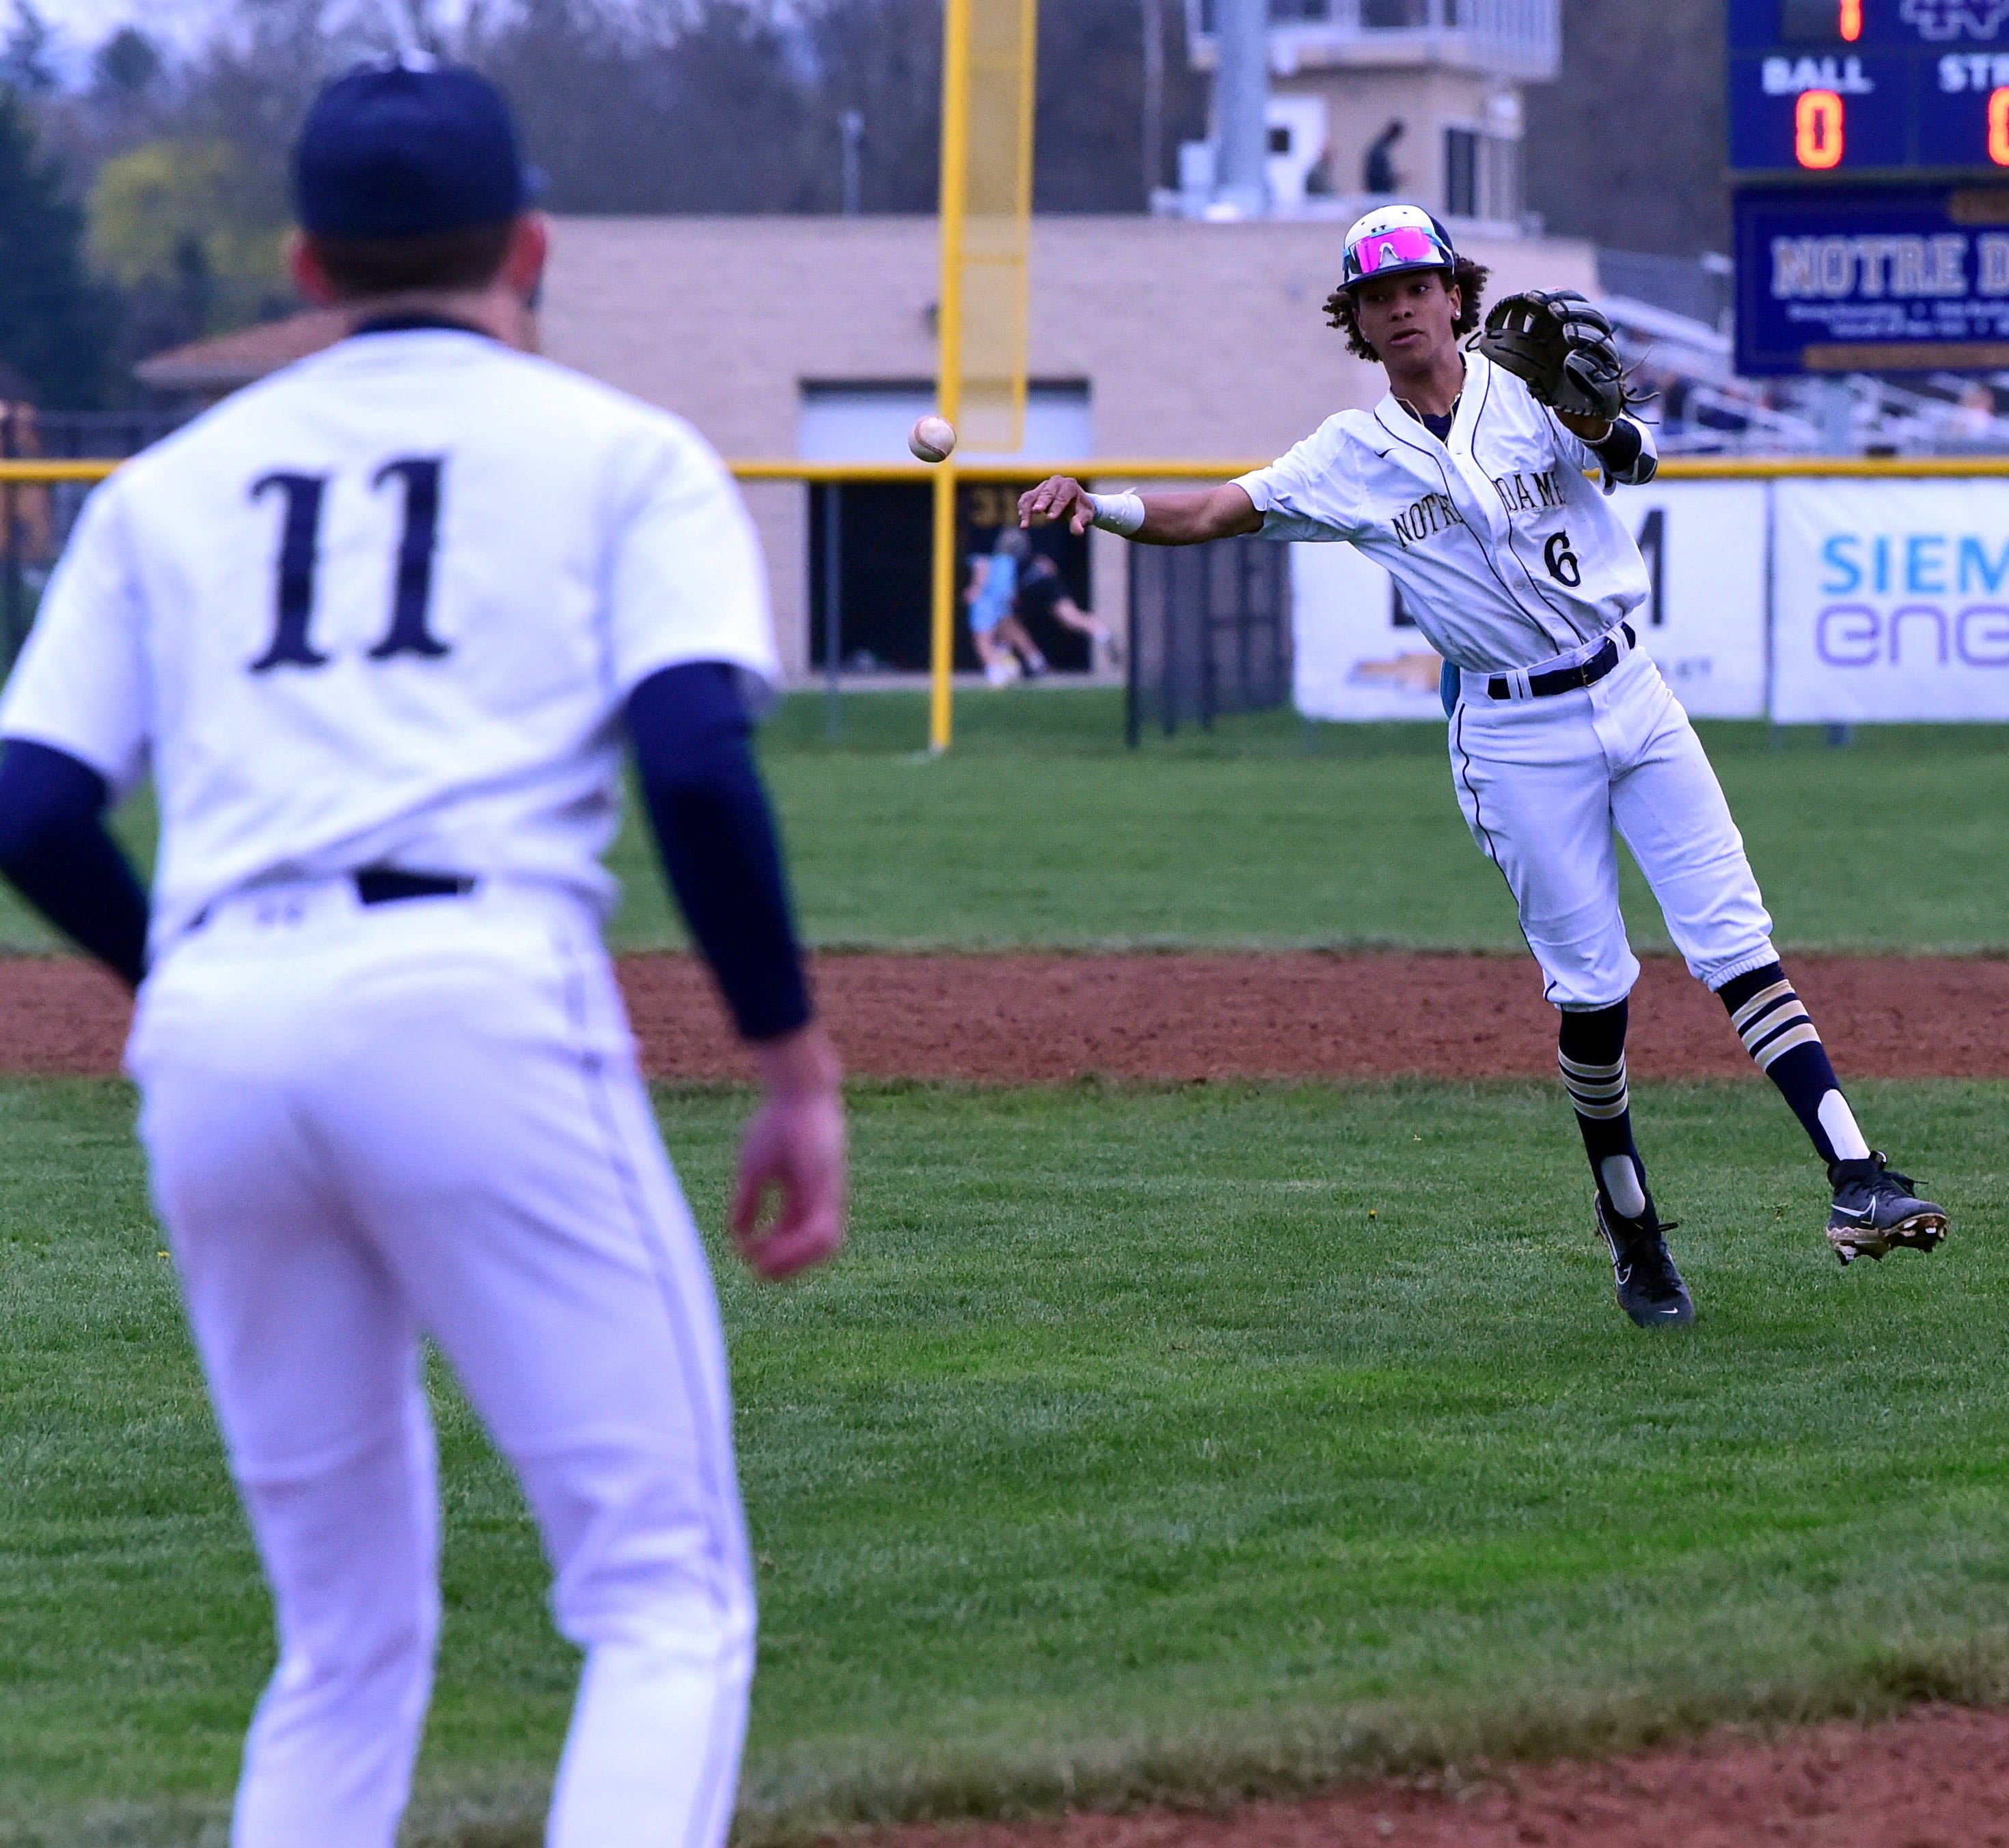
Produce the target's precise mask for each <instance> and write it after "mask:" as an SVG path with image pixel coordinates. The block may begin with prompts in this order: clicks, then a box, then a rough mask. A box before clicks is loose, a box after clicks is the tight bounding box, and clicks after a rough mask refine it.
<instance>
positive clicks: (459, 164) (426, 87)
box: [293, 61, 533, 239]
mask: <svg viewBox="0 0 2009 1848" xmlns="http://www.w3.org/2000/svg"><path fill="white" fill-rule="evenodd" d="M532 194H533V187H532V185H531V182H530V175H529V174H528V172H526V170H525V168H524V166H523V160H522V158H521V157H520V156H519V154H518V152H517V148H516V127H515V126H514V124H513V123H512V122H511V121H510V119H509V105H508V103H507V102H505V101H504V100H503V96H502V93H501V90H498V89H497V88H496V87H495V86H494V84H493V83H490V82H489V81H488V80H487V78H486V77H484V76H482V75H481V74H480V72H478V71H472V70H468V69H465V68H463V67H462V66H459V65H438V66H434V67H431V68H420V66H419V65H417V64H416V61H414V62H412V63H400V64H396V65H367V66H365V67H364V68H363V69H360V70H354V71H351V72H350V73H349V74H348V76H344V77H337V78H336V79H335V80H334V81H333V82H332V83H329V84H328V85H327V86H326V87H324V88H323V90H322V91H321V94H320V95H319V96H318V97H316V98H315V99H314V107H313V108H311V109H310V110H309V111H308V112H307V119H306V124H305V125H304V126H303V127H302V129H301V130H300V138H299V141H298V143H296V145H295V147H294V148H293V207H294V210H295V211H296V213H297V214H298V216H299V221H300V227H301V228H302V229H303V230H304V231H306V232H312V233H317V234H319V235H322V236H324V237H339V238H372V239H374V238H400V237H423V236H424V235H427V233H429V232H436V231H463V230H466V228H468V227H469V226H470V225H495V224H499V223H501V221H503V220H504V219H505V218H514V217H516V214H518V213H519V212H520V211H523V209H524V207H526V206H527V205H528V204H530V200H531V197H532Z"/></svg>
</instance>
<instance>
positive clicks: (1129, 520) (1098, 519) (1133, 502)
mask: <svg viewBox="0 0 2009 1848" xmlns="http://www.w3.org/2000/svg"><path fill="white" fill-rule="evenodd" d="M1088 499H1089V504H1090V506H1092V507H1093V508H1094V509H1095V522H1094V523H1095V524H1096V525H1097V526H1100V528H1101V529H1103V531H1104V532H1105V533H1121V534H1122V535H1123V536H1124V537H1125V539H1128V538H1129V536H1130V535H1131V534H1132V533H1135V532H1136V531H1137V530H1138V529H1139V528H1140V527H1142V526H1143V524H1144V501H1143V497H1142V496H1141V495H1138V494H1090V496H1089V497H1088Z"/></svg>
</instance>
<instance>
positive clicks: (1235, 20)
mask: <svg viewBox="0 0 2009 1848" xmlns="http://www.w3.org/2000/svg"><path fill="white" fill-rule="evenodd" d="M1214 19H1215V30H1214V58H1215V62H1214V133H1215V136H1217V140H1216V143H1215V147H1216V153H1215V157H1214V158H1215V167H1214V202H1215V204H1218V205H1223V206H1229V207H1233V208H1234V210H1235V211H1237V212H1238V213H1239V214H1241V215H1242V217H1243V218H1261V217H1262V216H1263V214H1264V213H1265V212H1266V211H1267V210H1268V209H1269V202H1270V187H1269V179H1268V173H1267V162H1268V160H1269V158H1270V131H1269V123H1268V121H1267V114H1268V104H1269V100H1270V0H1215V5H1214Z"/></svg>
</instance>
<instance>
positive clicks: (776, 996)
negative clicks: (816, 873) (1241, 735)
mask: <svg viewBox="0 0 2009 1848" xmlns="http://www.w3.org/2000/svg"><path fill="white" fill-rule="evenodd" d="M628 724H629V735H630V736H631V738H632V741H633V743H634V747H635V759H636V770H637V772H638V774H639V775H640V780H641V784H642V793H643V800H644V801H645V802H646V803H647V806H648V811H649V819H650V825H651V827H653V829H654V833H655V836H656V842H657V847H658V848H659V849H660V850H661V854H662V856H663V866H664V871H665V873H667V874H668V876H669V881H670V885H671V890H673V891H674V892H675V894H676V898H677V904H678V907H679V909H680V910H681V911H682V913H683V915H684V920H685V922H686V924H687V925H688V926H689V928H690V933H691V936H692V937H693V939H694V940H695V941H696V944H697V947H698V950H699V953H700V954H701V955H702V956H703V958H704V959H705V961H706V962H707V964H709V965H710V968H711V972H712V974H713V975H714V978H715V979H717V983H718V986H719V989H720V990H721V993H723V995H724V996H725V1002H726V1005H727V1007H728V1008H729V1009H730V1010H731V1011H732V1017H733V1020H734V1021H735V1024H736V1025H737V1026H738V1027H739V1031H740V1032H741V1034H742V1036H744V1037H746V1039H773V1038H775V1037H776V1036H779V1035H781V1034H783V1033H788V1032H793V1031H794V1030H795V1028H798V1027H800V1026H802V1025H805V1024H806V1022H807V1021H809V1019H810V1016H811V1013H812V1009H811V1007H810V996H809V986H808V982H807V979H806V976H805V975H804V972H803V961H802V954H801V951H800V949H799V946H798V944H797V943H796V940H795V922H794V919H793V916H792V913H791V910H790V907H789V903H788V887H787V883H786V880H785V876H784V874H783V872H782V868H781V842H780V840H779V838H778V834H777V832H776V830H775V827H774V814H773V811H772V809H771V808H770V807H769V805H768V802H767V791H765V790H764V788H762V787H761V784H760V772H759V771H758V770H757V769H756V767H755V766H754V763H753V751H752V749H751V747H750V744H749V731H750V724H749V720H748V718H747V716H746V706H745V704H744V703H743V701H742V699H741V698H740V695H739V688H738V685H737V684H736V682H735V678H734V676H733V673H732V669H731V668H729V667H725V666H724V665H723V664H720V663H717V662H710V661H707V662H698V663H693V664H689V665H686V666H684V667H671V668H666V669H664V671H662V672H661V673H660V674H653V675H651V676H650V678H649V679H647V680H646V681H643V683H642V685H640V686H639V687H637V688H636V689H635V692H634V694H633V695H632V697H631V698H630V699H629V707H628Z"/></svg>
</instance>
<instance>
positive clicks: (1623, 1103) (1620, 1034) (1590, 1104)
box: [1556, 1001, 1646, 1220]
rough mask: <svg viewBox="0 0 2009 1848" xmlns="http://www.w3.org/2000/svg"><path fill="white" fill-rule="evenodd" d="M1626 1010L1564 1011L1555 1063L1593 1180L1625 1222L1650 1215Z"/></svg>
mask: <svg viewBox="0 0 2009 1848" xmlns="http://www.w3.org/2000/svg"><path fill="white" fill-rule="evenodd" d="M1625 1021H1626V1006H1625V1003H1624V1002H1623V1001H1621V1002H1619V1003H1618V1004H1617V1005H1616V1006H1615V1007H1600V1008H1597V1009H1595V1010H1594V1011H1591V1012H1589V1013H1572V1012H1568V1011H1565V1012H1564V1015H1563V1019H1562V1030H1561V1034H1560V1036H1559V1038H1558V1043H1557V1051H1556V1064H1557V1067H1558V1068H1559V1069H1560V1070H1561V1073H1562V1078H1563V1089H1564V1090H1565V1091H1567V1092H1568V1093H1569V1099H1570V1103H1571V1106H1572V1107H1573V1108H1574V1109H1575V1111H1576V1126H1577V1129H1578V1132H1579V1133H1580V1134H1581V1135H1582V1137H1583V1151H1584V1153H1585V1154H1586V1155H1587V1156H1589V1158H1590V1172H1591V1177H1592V1178H1593V1180H1594V1181H1596V1183H1597V1190H1598V1191H1599V1193H1600V1194H1601V1195H1603V1198H1604V1200H1605V1202H1606V1203H1607V1205H1610V1207H1612V1208H1613V1209H1614V1210H1615V1211H1616V1212H1617V1213H1618V1214H1619V1215H1620V1216H1621V1217H1623V1218H1625V1219H1628V1220H1632V1219H1637V1218H1638V1217H1639V1215H1640V1214H1641V1213H1644V1212H1645V1211H1646V1167H1645V1164H1644V1163H1642V1162H1641V1160H1640V1159H1639V1149H1637V1147H1635V1145H1634V1143H1633V1141H1632V1093H1631V1092H1630V1091H1629V1090H1628V1088H1627V1085H1626V1082H1625Z"/></svg>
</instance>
